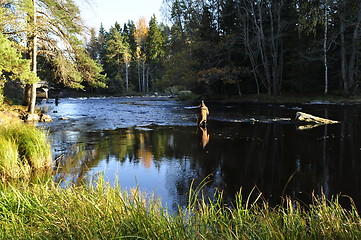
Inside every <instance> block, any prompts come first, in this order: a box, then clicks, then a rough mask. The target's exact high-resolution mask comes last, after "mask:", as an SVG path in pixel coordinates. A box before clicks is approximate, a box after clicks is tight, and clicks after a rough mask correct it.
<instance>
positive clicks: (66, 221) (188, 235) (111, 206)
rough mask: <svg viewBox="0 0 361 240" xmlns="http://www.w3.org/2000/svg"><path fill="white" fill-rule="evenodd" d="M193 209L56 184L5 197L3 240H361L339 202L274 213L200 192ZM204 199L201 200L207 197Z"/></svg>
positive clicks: (1, 199) (0, 203)
mask: <svg viewBox="0 0 361 240" xmlns="http://www.w3.org/2000/svg"><path fill="white" fill-rule="evenodd" d="M192 191H193V190H191V192H190V195H191V198H193V197H196V198H195V199H190V200H191V201H190V205H189V206H188V207H187V208H179V210H178V212H177V213H176V214H170V213H169V212H167V210H166V209H165V208H163V206H162V204H161V202H160V201H159V200H158V199H156V198H154V197H152V196H147V195H145V194H143V193H141V192H139V191H138V190H137V189H134V190H133V191H130V192H126V191H123V190H121V189H120V188H119V187H110V186H109V185H108V184H107V183H104V182H103V181H102V180H100V181H98V182H97V184H96V185H92V186H78V187H70V188H67V189H63V188H60V187H57V186H56V185H54V184H53V183H49V184H47V185H32V186H24V187H23V188H22V189H21V190H18V189H16V188H14V187H9V186H8V187H4V188H3V189H2V191H0V209H1V210H0V239H359V238H360V237H361V221H360V216H359V214H358V213H357V211H356V209H355V208H352V209H351V210H345V209H344V208H342V207H341V206H340V204H339V203H338V198H335V199H333V200H331V201H327V200H326V199H325V198H316V197H315V200H314V203H313V204H312V205H309V206H306V207H305V206H303V207H302V206H301V205H300V204H299V203H298V202H297V201H293V200H291V199H285V200H284V202H283V204H280V205H279V206H277V207H270V206H268V205H267V203H266V202H262V201H261V199H259V200H258V201H261V202H258V201H257V202H252V203H251V202H249V201H248V200H247V199H243V198H242V195H241V194H238V195H237V197H236V201H235V204H234V206H227V205H225V204H224V202H223V200H222V194H221V193H216V194H215V197H216V198H215V200H209V199H205V198H204V197H202V196H201V194H200V193H201V192H197V191H196V192H194V191H193V192H192ZM198 193H199V194H200V195H199V194H198Z"/></svg>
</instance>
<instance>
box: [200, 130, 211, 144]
mask: <svg viewBox="0 0 361 240" xmlns="http://www.w3.org/2000/svg"><path fill="white" fill-rule="evenodd" d="M199 129H200V130H201V131H202V137H201V143H202V147H203V148H205V147H206V146H207V144H208V142H209V134H208V130H207V128H205V127H199Z"/></svg>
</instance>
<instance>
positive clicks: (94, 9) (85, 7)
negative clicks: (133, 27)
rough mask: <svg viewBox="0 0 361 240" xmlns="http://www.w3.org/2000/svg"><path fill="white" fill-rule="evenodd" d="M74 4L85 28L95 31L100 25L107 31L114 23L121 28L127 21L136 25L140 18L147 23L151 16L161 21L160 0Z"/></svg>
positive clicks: (84, 0) (80, 0) (78, 1)
mask: <svg viewBox="0 0 361 240" xmlns="http://www.w3.org/2000/svg"><path fill="white" fill-rule="evenodd" d="M75 3H76V4H77V5H78V6H79V8H80V11H81V16H82V18H83V20H84V22H85V24H86V26H88V27H94V28H95V29H97V30H99V27H100V24H101V23H103V26H104V28H105V30H109V28H110V27H111V26H114V24H115V22H116V21H117V22H118V23H119V24H120V25H121V26H123V24H124V23H127V22H128V20H133V21H134V22H135V23H136V22H137V21H138V19H139V18H140V17H142V16H144V17H146V19H147V21H148V22H149V20H150V18H151V16H152V15H153V14H155V16H156V18H157V21H158V22H162V21H163V19H162V15H161V13H160V8H161V5H162V0H75Z"/></svg>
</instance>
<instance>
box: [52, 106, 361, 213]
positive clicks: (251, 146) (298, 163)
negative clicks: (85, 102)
mask: <svg viewBox="0 0 361 240" xmlns="http://www.w3.org/2000/svg"><path fill="white" fill-rule="evenodd" d="M133 102H134V100H133V101H130V103H127V104H123V105H124V106H129V105H132V106H134V104H133ZM147 104H148V103H145V102H141V103H138V104H137V105H136V106H138V107H144V106H147ZM157 104H159V103H157ZM60 105H61V103H60V104H59V106H60ZM161 105H162V107H165V108H164V109H165V111H167V112H171V113H173V118H172V119H170V118H169V119H166V121H165V120H164V119H163V118H162V117H160V118H159V120H158V119H157V118H156V116H158V115H160V116H162V114H158V115H157V114H156V113H152V114H153V115H150V116H152V119H151V122H152V124H143V125H142V126H127V127H124V128H114V129H101V130H100V129H98V126H100V124H101V123H99V122H97V123H96V124H94V125H91V124H90V125H86V124H85V125H83V126H85V127H84V128H81V127H80V125H79V126H78V125H77V126H76V127H74V125H71V126H70V127H69V128H66V127H65V128H60V127H59V123H54V125H50V126H49V127H50V129H51V131H52V138H53V142H54V143H53V152H54V159H55V158H56V159H57V160H56V162H55V165H56V167H57V168H58V170H57V173H56V175H55V176H54V178H55V180H56V181H60V180H64V179H65V180H68V181H72V182H74V183H76V184H81V182H82V181H83V180H84V179H87V180H89V179H90V178H91V176H93V175H94V174H96V173H99V172H103V173H104V176H105V178H106V179H107V180H109V181H110V182H112V183H116V182H119V184H120V185H121V186H122V187H124V188H130V187H135V186H137V185H138V186H139V188H140V189H143V190H146V191H155V192H156V194H157V195H159V196H160V197H161V198H162V199H163V201H164V202H165V203H167V204H168V206H169V207H171V208H173V209H175V208H176V206H177V204H180V205H182V206H184V205H186V203H187V200H188V196H187V193H188V191H189V187H190V185H191V182H192V181H193V180H195V185H197V183H200V182H201V181H202V180H203V179H205V178H207V177H208V180H209V183H208V184H207V185H206V186H205V187H204V191H205V194H208V195H209V196H212V195H213V193H214V189H219V190H222V191H224V197H225V199H226V200H229V201H232V199H233V197H234V195H235V193H236V192H238V191H239V190H240V189H241V188H242V193H243V194H244V195H246V196H247V195H248V194H249V193H250V192H251V191H252V189H253V188H254V186H257V189H258V190H259V191H260V192H262V194H263V196H264V198H265V199H267V200H268V201H269V202H270V204H271V205H275V204H278V203H279V202H280V199H281V197H282V196H284V195H288V196H291V197H293V198H294V199H299V200H301V201H303V202H305V203H308V202H309V201H310V199H311V195H312V193H315V194H320V193H324V194H325V196H326V197H328V198H330V197H331V196H332V195H336V194H345V195H348V196H350V197H352V198H353V199H354V201H355V202H356V205H357V206H358V207H360V206H361V186H360V183H361V177H360V172H361V138H360V135H359V134H358V132H359V131H360V129H359V128H360V119H359V115H360V110H359V108H358V107H341V106H307V105H305V106H302V108H304V109H305V110H306V111H308V112H311V113H313V114H316V115H318V116H323V117H329V118H331V119H337V120H340V121H341V124H334V125H323V126H318V127H316V128H312V129H308V130H305V131H300V130H298V128H297V125H296V124H295V123H294V122H293V121H292V120H289V119H292V117H293V116H294V113H295V112H296V111H297V110H298V107H297V108H296V109H293V107H289V108H288V107H283V106H267V105H260V106H244V105H241V106H228V107H227V106H219V105H214V106H212V105H210V106H209V108H210V112H211V115H210V116H211V117H210V119H209V123H208V127H207V128H206V129H205V128H200V127H197V126H196V125H195V124H194V123H193V122H192V121H193V120H192V114H193V113H184V111H181V110H180V109H183V106H182V105H181V103H174V102H173V103H170V102H166V103H165V104H164V105H165V106H164V105H163V104H162V103H161ZM148 106H151V107H150V108H147V107H146V108H144V109H142V111H143V112H146V113H147V112H148V113H149V112H151V111H160V110H159V109H158V108H153V105H152V104H150V105H148ZM105 108H106V107H105ZM161 111H163V110H161ZM180 113H181V114H180ZM77 114H78V113H77ZM164 115H166V114H164ZM97 117H100V115H97ZM148 117H149V115H148ZM177 117H178V119H180V120H179V124H173V122H172V121H173V119H175V118H177ZM275 119H276V120H275ZM277 119H278V120H277ZM148 120H149V119H148ZM129 121H130V120H129ZM133 121H135V120H134V119H133ZM83 123H84V122H83ZM65 125H66V124H65ZM115 125H117V123H116V124H115ZM94 126H97V127H94ZM92 127H94V128H92ZM346 202H347V201H346V198H345V203H346Z"/></svg>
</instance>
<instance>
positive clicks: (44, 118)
mask: <svg viewBox="0 0 361 240" xmlns="http://www.w3.org/2000/svg"><path fill="white" fill-rule="evenodd" d="M52 121H53V119H52V118H51V117H50V115H48V114H41V115H40V122H52Z"/></svg>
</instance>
